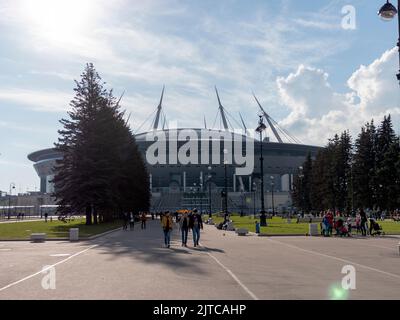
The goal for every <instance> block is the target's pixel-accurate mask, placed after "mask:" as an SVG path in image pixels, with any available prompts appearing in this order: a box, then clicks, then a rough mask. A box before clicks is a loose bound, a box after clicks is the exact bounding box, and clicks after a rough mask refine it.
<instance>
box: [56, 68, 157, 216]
mask: <svg viewBox="0 0 400 320" xmlns="http://www.w3.org/2000/svg"><path fill="white" fill-rule="evenodd" d="M74 91H75V97H74V99H73V100H72V101H71V107H72V110H71V111H70V112H69V113H68V115H69V119H62V120H61V121H60V122H61V124H62V125H63V127H64V128H63V130H60V131H59V134H60V137H59V139H58V143H56V144H55V147H56V149H57V150H58V151H60V152H61V153H62V154H63V155H64V156H63V159H61V160H58V161H57V165H56V168H55V172H56V174H55V178H54V183H55V193H54V195H55V197H56V199H57V204H59V205H60V208H59V212H60V213H61V214H86V217H87V218H86V220H87V223H88V224H91V222H92V217H93V219H94V221H93V222H94V223H97V218H98V216H99V217H100V220H101V221H108V220H111V219H112V218H113V217H115V216H117V215H118V214H120V213H121V212H122V211H139V210H147V209H148V207H149V203H150V192H149V181H148V175H147V171H146V167H145V164H144V161H143V159H142V158H141V155H140V153H139V151H138V149H137V145H136V141H135V138H134V136H133V134H132V132H131V130H130V128H129V127H128V125H127V123H126V121H125V120H124V112H123V111H121V110H120V105H119V102H120V101H117V99H115V97H114V96H113V93H112V90H110V91H107V90H106V89H104V83H103V82H102V80H101V78H100V76H99V75H98V73H97V72H96V70H95V69H94V67H93V65H92V64H88V65H87V66H86V68H85V71H84V72H83V74H82V75H81V80H80V81H79V82H77V81H76V88H75V89H74Z"/></svg>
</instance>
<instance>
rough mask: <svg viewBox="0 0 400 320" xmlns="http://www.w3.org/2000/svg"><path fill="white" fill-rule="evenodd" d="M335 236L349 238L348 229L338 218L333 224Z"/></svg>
mask: <svg viewBox="0 0 400 320" xmlns="http://www.w3.org/2000/svg"><path fill="white" fill-rule="evenodd" d="M335 230H336V235H337V236H340V237H346V236H347V237H350V233H349V229H348V228H347V226H346V224H345V223H344V221H343V219H342V218H339V219H338V220H337V221H336V223H335Z"/></svg>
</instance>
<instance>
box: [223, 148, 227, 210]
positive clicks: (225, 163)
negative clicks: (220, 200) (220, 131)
mask: <svg viewBox="0 0 400 320" xmlns="http://www.w3.org/2000/svg"><path fill="white" fill-rule="evenodd" d="M227 154H228V150H227V149H224V213H225V214H228V174H227V166H228V160H227V159H226V155H227Z"/></svg>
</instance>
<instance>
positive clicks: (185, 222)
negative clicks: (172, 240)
mask: <svg viewBox="0 0 400 320" xmlns="http://www.w3.org/2000/svg"><path fill="white" fill-rule="evenodd" d="M179 230H180V231H181V234H182V247H187V238H188V233H189V218H188V216H187V214H186V213H184V214H183V215H182V216H181V218H180V220H179Z"/></svg>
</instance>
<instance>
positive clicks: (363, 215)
mask: <svg viewBox="0 0 400 320" xmlns="http://www.w3.org/2000/svg"><path fill="white" fill-rule="evenodd" d="M360 218H361V222H360V227H361V234H362V235H363V236H364V237H366V236H367V221H368V219H367V214H366V213H365V211H364V209H360Z"/></svg>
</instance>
